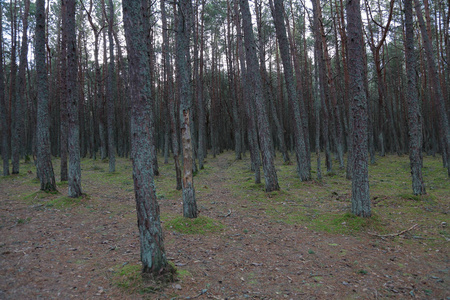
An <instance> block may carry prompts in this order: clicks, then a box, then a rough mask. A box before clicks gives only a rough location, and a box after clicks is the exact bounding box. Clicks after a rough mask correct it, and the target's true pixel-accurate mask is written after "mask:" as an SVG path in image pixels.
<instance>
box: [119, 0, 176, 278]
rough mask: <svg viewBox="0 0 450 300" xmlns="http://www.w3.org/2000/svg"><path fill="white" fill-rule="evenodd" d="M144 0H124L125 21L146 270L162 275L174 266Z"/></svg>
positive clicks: (135, 174)
mask: <svg viewBox="0 0 450 300" xmlns="http://www.w3.org/2000/svg"><path fill="white" fill-rule="evenodd" d="M142 1H146V0H141V1H136V0H123V1H122V6H123V21H124V27H125V38H126V43H127V47H128V64H129V76H130V77H129V84H130V95H131V144H132V150H131V158H132V161H133V181H134V191H135V197H136V211H137V218H138V228H139V239H140V243H141V261H142V272H143V273H148V274H151V275H153V276H158V275H161V274H163V273H165V272H167V271H168V270H169V268H170V266H169V264H168V262H167V258H166V254H165V251H164V242H163V233H162V227H161V221H160V217H159V205H158V202H157V200H156V191H155V184H154V179H153V176H154V173H153V167H152V161H153V157H152V151H151V144H152V143H154V137H153V136H152V131H151V128H150V127H149V124H151V123H150V122H151V120H150V119H151V118H152V116H153V114H152V111H151V109H152V107H153V104H154V103H153V102H154V100H153V99H148V93H146V91H145V89H146V88H147V83H146V82H145V81H144V80H145V78H147V76H146V75H145V74H143V73H144V72H148V71H149V66H148V58H147V53H146V42H145V40H144V37H145V33H144V27H143V22H144V18H143V16H144V12H143V11H142V8H143V7H144V6H143V4H142Z"/></svg>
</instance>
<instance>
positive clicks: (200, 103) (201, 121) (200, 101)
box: [196, 0, 206, 169]
mask: <svg viewBox="0 0 450 300" xmlns="http://www.w3.org/2000/svg"><path fill="white" fill-rule="evenodd" d="M204 12H205V0H202V12H201V20H202V21H201V24H200V57H199V60H200V61H199V78H198V80H197V81H196V82H197V89H196V92H197V95H196V99H197V108H198V150H197V157H198V167H199V168H200V169H203V163H204V159H205V157H206V132H205V131H206V128H205V127H206V125H205V123H206V117H205V104H204V91H203V69H204V62H203V52H204V45H205V40H204V30H205V29H204ZM197 31H198V29H197Z"/></svg>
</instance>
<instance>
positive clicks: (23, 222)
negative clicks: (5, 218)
mask: <svg viewBox="0 0 450 300" xmlns="http://www.w3.org/2000/svg"><path fill="white" fill-rule="evenodd" d="M30 221H31V217H27V218H25V219H17V224H18V225H22V224H26V223H29V222H30Z"/></svg>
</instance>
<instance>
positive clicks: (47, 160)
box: [35, 0, 56, 191]
mask: <svg viewBox="0 0 450 300" xmlns="http://www.w3.org/2000/svg"><path fill="white" fill-rule="evenodd" d="M35 39H36V48H35V59H36V71H37V139H36V142H37V147H36V148H37V172H38V177H39V180H40V181H41V190H43V191H56V182H55V175H54V173H53V166H52V160H51V156H50V133H49V125H50V122H49V112H48V82H47V68H46V64H45V0H37V1H36V34H35Z"/></svg>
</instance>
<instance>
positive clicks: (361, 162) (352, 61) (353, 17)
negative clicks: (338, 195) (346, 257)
mask: <svg viewBox="0 0 450 300" xmlns="http://www.w3.org/2000/svg"><path fill="white" fill-rule="evenodd" d="M347 26H348V40H347V43H348V57H349V63H348V71H349V74H350V82H351V84H350V91H351V99H352V101H351V103H352V108H351V110H352V122H353V126H352V127H353V138H352V143H353V145H352V150H353V151H352V155H353V157H352V165H353V168H352V173H353V178H352V212H353V213H354V214H355V215H357V216H361V217H370V216H371V207H370V195H369V172H368V136H367V123H368V120H367V119H368V114H367V98H366V91H365V88H364V59H363V55H364V52H363V34H362V21H361V9H360V1H359V0H347Z"/></svg>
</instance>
